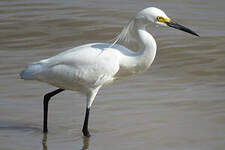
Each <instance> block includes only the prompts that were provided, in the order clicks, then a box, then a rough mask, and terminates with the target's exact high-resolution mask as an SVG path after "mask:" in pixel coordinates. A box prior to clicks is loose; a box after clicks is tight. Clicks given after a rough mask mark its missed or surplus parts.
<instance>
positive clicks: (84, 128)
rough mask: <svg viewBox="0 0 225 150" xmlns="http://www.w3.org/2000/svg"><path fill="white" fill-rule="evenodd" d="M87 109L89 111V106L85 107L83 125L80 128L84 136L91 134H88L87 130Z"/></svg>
mask: <svg viewBox="0 0 225 150" xmlns="http://www.w3.org/2000/svg"><path fill="white" fill-rule="evenodd" d="M89 111H90V108H86V113H85V119H84V125H83V129H82V132H83V134H84V136H86V137H90V136H91V135H90V134H89V131H88V119H89Z"/></svg>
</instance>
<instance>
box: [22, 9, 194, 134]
mask: <svg viewBox="0 0 225 150" xmlns="http://www.w3.org/2000/svg"><path fill="white" fill-rule="evenodd" d="M151 24H158V25H161V26H169V27H172V28H176V29H179V30H182V31H185V32H188V33H190V34H193V35H196V36H198V34H197V33H195V32H194V31H192V30H190V29H188V28H186V27H184V26H182V25H179V24H178V23H176V22H173V21H172V20H171V19H170V18H169V17H168V16H167V15H166V14H165V13H164V12H163V11H162V10H160V9H158V8H155V7H148V8H145V9H143V10H141V11H140V12H138V13H137V14H136V15H135V16H134V17H133V18H131V19H130V21H129V22H128V24H127V25H126V26H125V27H124V29H123V30H122V32H121V33H120V34H119V36H118V37H117V38H116V40H115V42H114V43H111V44H110V43H91V44H86V45H82V46H78V47H75V48H72V49H70V50H67V51H65V52H62V53H60V54H58V55H56V56H54V57H51V58H48V59H44V60H41V61H39V62H34V63H32V64H30V65H29V66H28V67H27V68H26V69H24V70H23V71H22V72H21V73H20V76H21V78H22V79H25V80H38V81H41V82H46V83H48V84H50V85H53V86H56V87H58V88H59V89H57V90H55V91H53V92H50V93H47V94H46V95H45V96H44V100H43V108H44V120H43V132H44V133H46V132H47V131H48V129H47V116H48V102H49V100H50V98H51V97H53V96H54V95H56V94H58V93H60V92H62V91H64V90H72V91H79V92H81V93H83V94H85V95H86V96H87V101H86V114H85V119H84V124H83V129H82V132H83V135H84V136H87V137H89V136H90V134H89V131H88V120H89V111H90V108H91V105H92V103H93V101H94V99H95V96H96V94H97V93H98V91H99V89H100V88H101V87H102V86H103V85H106V84H108V83H111V82H113V81H114V80H117V79H120V78H123V77H127V76H130V75H133V74H138V73H141V72H144V71H145V70H147V69H148V68H149V66H150V65H151V64H152V62H153V60H154V58H155V55H156V47H157V46H156V42H155V40H154V38H153V37H152V35H151V34H150V33H148V31H147V30H146V27H147V26H148V25H151ZM133 41H134V42H136V43H137V47H138V51H137V52H134V51H131V50H129V49H128V48H126V47H125V46H123V44H118V42H122V43H128V44H129V43H131V42H133Z"/></svg>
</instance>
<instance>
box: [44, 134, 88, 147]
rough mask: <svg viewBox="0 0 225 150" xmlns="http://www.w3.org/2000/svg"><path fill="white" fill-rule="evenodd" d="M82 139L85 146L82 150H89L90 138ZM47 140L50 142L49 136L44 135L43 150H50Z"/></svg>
mask: <svg viewBox="0 0 225 150" xmlns="http://www.w3.org/2000/svg"><path fill="white" fill-rule="evenodd" d="M82 138H83V146H82V148H81V150H88V147H89V138H87V137H82ZM47 140H48V134H43V137H42V148H43V150H48V145H47Z"/></svg>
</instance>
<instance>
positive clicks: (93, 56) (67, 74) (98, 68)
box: [38, 45, 119, 87]
mask: <svg viewBox="0 0 225 150" xmlns="http://www.w3.org/2000/svg"><path fill="white" fill-rule="evenodd" d="M39 63H42V64H43V66H44V67H43V68H44V69H43V70H42V71H41V72H40V73H39V75H38V79H39V80H43V81H45V82H48V83H50V84H54V85H56V86H59V85H62V84H63V86H64V87H65V86H72V84H80V85H84V86H99V85H103V84H106V83H108V82H111V81H112V80H113V79H114V75H115V74H116V73H117V72H118V70H119V63H118V61H117V54H116V53H115V52H114V51H113V50H105V51H103V50H102V49H101V48H99V47H93V45H92V46H90V45H86V46H81V47H78V48H75V49H71V50H68V51H66V52H63V53H60V54H58V55H56V56H54V57H51V58H49V59H45V60H42V61H40V62H39ZM70 84H71V85H70Z"/></svg>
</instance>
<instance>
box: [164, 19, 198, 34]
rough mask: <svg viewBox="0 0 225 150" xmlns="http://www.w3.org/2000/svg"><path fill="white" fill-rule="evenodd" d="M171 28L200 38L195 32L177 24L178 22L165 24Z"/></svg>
mask: <svg viewBox="0 0 225 150" xmlns="http://www.w3.org/2000/svg"><path fill="white" fill-rule="evenodd" d="M165 23H166V24H167V25H168V26H169V27H172V28H175V29H178V30H181V31H184V32H187V33H190V34H193V35H195V36H199V35H198V34H197V33H195V32H194V31H192V30H190V29H188V28H186V27H184V26H182V25H180V24H178V23H176V22H173V21H170V22H165Z"/></svg>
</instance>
